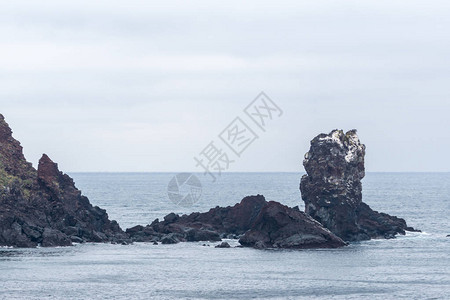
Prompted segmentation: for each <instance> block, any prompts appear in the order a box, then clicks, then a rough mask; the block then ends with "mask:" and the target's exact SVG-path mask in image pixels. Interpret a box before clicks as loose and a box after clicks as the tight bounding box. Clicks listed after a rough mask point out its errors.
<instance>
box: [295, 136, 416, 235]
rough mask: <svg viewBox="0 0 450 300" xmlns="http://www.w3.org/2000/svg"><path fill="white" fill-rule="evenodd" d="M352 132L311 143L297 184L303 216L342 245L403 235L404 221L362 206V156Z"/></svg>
mask: <svg viewBox="0 0 450 300" xmlns="http://www.w3.org/2000/svg"><path fill="white" fill-rule="evenodd" d="M365 149H366V147H365V146H364V145H363V144H361V142H360V140H359V138H358V135H357V134H356V130H350V131H348V132H347V133H344V132H343V131H342V130H337V129H336V130H333V131H331V132H330V133H329V134H320V135H318V136H316V137H315V138H314V139H313V140H312V141H311V147H310V149H309V151H308V152H307V153H306V154H305V158H304V160H303V166H304V167H305V170H306V173H307V174H306V175H303V177H302V179H301V182H300V191H301V194H302V199H303V201H304V202H305V212H306V213H307V214H309V215H310V216H312V217H313V218H314V219H315V220H317V221H318V222H320V223H321V224H322V225H324V226H325V227H326V228H328V229H329V230H331V231H332V232H333V233H334V234H336V235H337V236H339V237H340V238H342V239H343V240H345V241H360V240H368V239H371V238H392V237H394V236H395V235H396V234H405V230H414V229H413V228H410V227H407V225H406V222H405V220H403V219H401V218H397V217H395V216H390V215H388V214H385V213H379V212H376V211H374V210H372V209H371V208H370V207H369V206H368V205H367V204H365V203H364V202H362V184H361V180H362V179H363V178H364V175H365V169H364V155H365Z"/></svg>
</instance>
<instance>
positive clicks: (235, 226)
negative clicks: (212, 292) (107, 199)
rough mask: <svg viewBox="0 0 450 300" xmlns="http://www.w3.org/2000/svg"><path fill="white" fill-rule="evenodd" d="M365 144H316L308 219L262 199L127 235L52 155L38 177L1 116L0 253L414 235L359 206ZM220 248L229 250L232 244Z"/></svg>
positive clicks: (309, 243) (307, 182)
mask: <svg viewBox="0 0 450 300" xmlns="http://www.w3.org/2000/svg"><path fill="white" fill-rule="evenodd" d="M364 150H365V147H364V145H362V144H360V143H359V139H358V138H357V136H356V131H350V132H348V133H346V134H345V135H344V134H343V132H342V131H333V132H332V133H330V134H329V135H324V134H322V135H319V136H318V137H316V138H315V139H313V140H312V141H311V149H310V151H309V152H308V153H307V154H306V156H305V161H304V166H305V169H306V171H307V175H305V176H303V178H302V180H301V192H302V198H303V200H304V201H305V206H306V212H302V211H300V210H299V209H298V207H294V208H291V207H287V206H285V205H283V204H281V203H278V202H274V201H266V200H265V198H264V196H262V195H256V196H248V197H245V198H244V199H242V201H241V202H240V203H238V204H236V205H234V206H232V207H231V206H229V207H215V208H212V209H210V210H209V211H208V212H204V213H199V212H195V213H191V214H189V215H182V216H179V215H176V214H174V213H171V214H169V215H167V216H165V217H164V220H161V221H160V220H158V219H156V220H155V221H153V222H152V223H151V224H149V225H146V226H142V225H138V226H134V227H132V228H129V229H127V230H126V231H123V230H122V229H121V228H120V226H119V224H118V223H117V222H116V221H113V220H110V219H109V217H108V214H107V213H106V211H105V210H103V209H101V208H99V207H97V206H92V205H91V203H90V202H89V199H88V198H87V197H85V196H83V195H82V194H81V191H80V190H78V189H77V188H76V187H75V183H74V181H73V179H72V178H70V177H69V176H68V175H67V174H64V173H62V172H61V171H59V169H58V165H57V164H56V163H54V162H53V161H52V160H51V159H50V158H49V157H48V156H47V155H45V154H44V155H42V157H41V159H40V160H39V165H38V168H37V170H36V169H34V168H33V167H32V165H31V164H30V163H29V162H27V161H26V160H25V157H24V155H23V151H22V147H21V146H20V143H19V142H18V141H17V140H15V139H14V138H13V136H12V131H11V129H10V128H9V126H8V124H7V123H6V122H5V119H4V117H3V116H2V115H1V114H0V246H12V247H36V246H42V247H53V246H69V245H72V243H85V242H111V243H121V244H128V243H132V242H153V243H155V244H158V243H162V244H173V243H178V242H189V241H221V240H222V239H223V238H234V239H239V243H240V244H241V245H242V246H243V247H253V248H257V249H265V248H290V249H305V248H337V247H342V246H345V245H346V244H347V243H346V242H347V241H356V240H364V239H370V238H380V237H382V238H392V237H394V236H395V235H396V234H399V233H400V234H404V231H405V230H413V229H412V228H411V227H407V226H406V222H405V221H404V220H403V219H400V218H397V217H392V216H389V215H387V214H383V213H378V212H375V211H373V210H371V209H370V207H369V206H368V205H366V204H365V203H363V202H362V201H361V199H362V197H361V182H360V180H361V179H362V178H363V177H364ZM218 247H221V248H228V247H229V245H228V244H227V243H222V244H220V245H219V246H218Z"/></svg>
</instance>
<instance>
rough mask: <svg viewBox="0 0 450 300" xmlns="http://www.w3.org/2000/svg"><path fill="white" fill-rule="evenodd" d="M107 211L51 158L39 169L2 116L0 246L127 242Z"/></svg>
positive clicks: (44, 160) (43, 157)
mask: <svg viewBox="0 0 450 300" xmlns="http://www.w3.org/2000/svg"><path fill="white" fill-rule="evenodd" d="M126 240H127V235H126V234H125V233H124V232H123V231H122V229H121V228H120V227H119V225H118V224H117V222H116V221H110V220H109V219H108V214H107V213H106V212H105V210H103V209H101V208H99V207H97V206H92V205H91V204H90V202H89V199H88V198H86V197H85V196H83V195H81V192H80V191H79V190H78V189H77V188H76V187H75V184H74V182H73V180H72V178H70V177H69V176H68V175H66V174H64V173H62V172H61V171H59V169H58V165H57V164H56V163H54V162H53V161H52V160H51V159H50V158H49V157H48V156H47V155H45V154H44V155H43V156H42V158H41V159H40V160H39V166H38V170H36V169H34V168H33V166H32V165H31V163H29V162H27V161H26V160H25V157H24V155H23V152H22V147H21V146H20V143H19V142H18V141H17V140H16V139H14V138H13V136H12V131H11V129H10V128H9V126H8V124H7V123H6V122H5V119H4V117H3V115H1V114H0V246H13V247H36V246H38V245H41V246H43V247H51V246H69V245H72V243H73V242H79V243H82V242H121V243H122V242H126Z"/></svg>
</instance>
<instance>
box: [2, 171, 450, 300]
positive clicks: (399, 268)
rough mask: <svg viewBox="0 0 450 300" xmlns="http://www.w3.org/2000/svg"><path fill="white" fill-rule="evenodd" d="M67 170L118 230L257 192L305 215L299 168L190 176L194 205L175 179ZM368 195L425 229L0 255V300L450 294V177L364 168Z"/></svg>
mask: <svg viewBox="0 0 450 300" xmlns="http://www.w3.org/2000/svg"><path fill="white" fill-rule="evenodd" d="M70 175H71V176H73V177H74V179H75V182H76V184H77V186H78V187H79V188H80V189H81V190H82V191H83V194H85V195H87V196H88V197H89V198H90V200H91V202H92V203H93V204H95V205H98V206H100V207H102V208H105V209H106V210H107V211H108V213H109V215H110V217H111V218H112V219H116V220H117V221H118V222H119V223H120V225H121V226H122V228H127V227H130V226H133V225H136V224H147V223H150V222H151V221H152V220H153V219H155V218H162V217H163V216H164V215H166V214H167V213H169V212H172V211H174V212H177V213H190V212H192V211H207V210H208V209H209V208H211V207H214V206H217V205H220V206H227V205H234V204H235V203H237V202H239V201H240V200H241V198H243V197H244V196H246V195H252V194H258V193H259V194H263V195H264V196H265V197H266V199H267V200H275V201H279V202H281V203H284V204H286V205H289V206H295V205H299V206H300V208H303V202H302V201H301V197H300V192H299V190H298V186H299V181H300V177H301V175H302V174H299V173H226V174H223V175H222V177H221V178H219V179H218V180H217V182H216V183H212V182H210V180H209V179H208V178H207V177H203V175H202V174H197V175H198V177H199V178H200V179H201V181H202V185H203V192H202V197H201V199H200V201H199V202H198V203H196V204H195V205H194V206H193V207H190V208H183V207H179V206H176V205H175V204H173V203H172V202H170V200H169V199H168V197H167V184H168V182H169V181H170V179H171V178H172V177H173V175H174V174H171V173H74V174H70ZM363 199H364V201H365V202H366V203H368V204H369V205H370V206H371V207H372V208H373V209H375V210H379V211H383V212H386V213H389V214H393V215H397V216H400V217H403V218H405V219H406V220H407V223H408V225H410V226H413V227H416V228H419V229H421V230H423V233H409V234H407V235H406V236H400V237H398V238H397V239H393V240H371V241H365V242H360V243H354V244H351V245H350V246H348V247H344V248H341V249H325V250H324V249H321V250H254V249H248V248H229V249H218V248H214V245H215V244H217V243H203V242H199V243H180V244H176V245H157V246H155V245H152V244H147V243H135V244H133V245H126V246H125V245H110V244H83V245H76V246H73V247H61V248H37V249H9V248H0V299H312V298H314V299H450V238H448V237H446V235H447V234H450V221H449V213H450V173H368V174H367V175H366V178H364V180H363ZM229 242H230V244H232V245H237V244H238V243H237V241H235V240H229ZM203 244H206V246H203Z"/></svg>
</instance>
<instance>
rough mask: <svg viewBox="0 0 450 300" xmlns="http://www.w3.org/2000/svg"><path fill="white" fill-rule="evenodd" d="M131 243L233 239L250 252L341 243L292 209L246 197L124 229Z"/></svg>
mask: <svg viewBox="0 0 450 300" xmlns="http://www.w3.org/2000/svg"><path fill="white" fill-rule="evenodd" d="M127 233H128V234H129V235H130V237H131V238H132V240H133V241H146V242H150V241H152V242H162V243H163V244H170V243H176V242H183V241H219V240H221V238H225V237H227V238H237V237H240V239H239V242H240V243H241V244H242V245H243V246H247V247H254V248H334V247H341V246H344V245H345V243H344V242H343V241H342V240H341V239H340V238H338V237H337V236H335V235H334V234H333V233H331V232H330V231H329V230H327V229H325V228H324V227H323V226H322V225H321V224H320V223H318V222H317V221H315V220H314V219H312V218H311V217H309V216H308V215H306V214H305V213H303V212H300V211H299V210H298V209H296V208H289V207H287V206H284V205H282V204H280V203H277V202H273V201H270V202H267V201H266V200H265V199H264V196H262V195H257V196H248V197H245V198H244V199H242V201H241V202H240V203H238V204H236V205H234V206H232V207H230V206H228V207H215V208H212V209H210V210H209V211H208V212H205V213H192V214H190V215H183V216H178V215H176V214H173V213H171V214H169V215H167V216H166V217H165V218H164V221H159V220H158V219H157V220H155V221H154V222H153V223H152V224H150V225H147V226H145V227H143V226H135V227H133V228H130V229H127Z"/></svg>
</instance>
